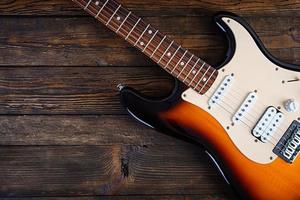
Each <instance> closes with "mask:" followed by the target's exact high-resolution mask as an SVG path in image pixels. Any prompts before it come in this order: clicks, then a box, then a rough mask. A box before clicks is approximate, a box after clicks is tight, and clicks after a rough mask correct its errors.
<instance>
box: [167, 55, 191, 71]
mask: <svg viewBox="0 0 300 200" xmlns="http://www.w3.org/2000/svg"><path fill="white" fill-rule="evenodd" d="M187 52H188V51H187V50H185V52H184V54H183V55H182V56H181V58H180V60H179V61H178V62H177V64H176V65H175V67H174V68H173V69H172V71H171V74H173V72H174V71H175V69H176V68H177V66H178V64H179V63H180V62H181V61H182V59H183V58H184V56H185V54H186V53H187Z"/></svg>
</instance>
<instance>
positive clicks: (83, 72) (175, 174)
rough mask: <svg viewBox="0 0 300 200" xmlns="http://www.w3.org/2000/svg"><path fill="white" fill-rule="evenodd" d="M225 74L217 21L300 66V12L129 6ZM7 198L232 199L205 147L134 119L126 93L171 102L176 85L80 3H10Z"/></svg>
mask: <svg viewBox="0 0 300 200" xmlns="http://www.w3.org/2000/svg"><path fill="white" fill-rule="evenodd" d="M120 2H121V3H123V4H124V5H125V6H127V7H128V8H129V9H131V10H133V11H134V12H136V13H137V14H138V15H139V16H141V17H144V18H145V19H146V21H148V22H150V23H152V24H153V25H154V26H155V27H157V28H158V29H159V30H161V31H162V32H164V33H166V34H167V35H170V36H171V37H173V38H174V39H175V40H176V41H178V42H179V43H181V44H183V45H184V46H185V47H187V48H188V49H191V50H192V52H194V53H195V54H196V55H198V56H200V57H202V58H203V59H205V60H206V61H207V62H208V63H210V64H212V65H214V66H217V65H218V63H220V62H221V61H222V59H223V57H224V55H225V52H226V39H225V38H224V36H222V34H220V32H219V30H218V29H217V28H216V27H215V25H214V24H213V23H212V22H211V21H212V20H211V17H212V16H213V14H214V13H216V12H218V11H231V12H235V13H236V14H239V15H241V16H243V17H245V19H246V20H247V21H248V22H249V23H250V24H251V26H253V28H254V30H255V31H256V32H257V33H258V35H259V37H260V38H261V39H262V41H263V42H264V44H265V45H266V47H267V48H268V49H269V50H270V52H271V53H272V54H274V55H275V56H276V57H278V58H280V59H281V60H285V61H288V62H291V63H296V64H299V63H300V35H299V33H300V29H299V27H300V20H299V17H300V12H299V9H300V2H299V1H297V0H288V1H271V0H268V1H251V0H246V1H242V2H240V1H235V0H233V1H226V2H225V1H222V0H217V1H213V2H212V1H206V0H200V1H198V0H189V1H179V0H160V1H151V3H149V1H145V0H121V1H120ZM0 27H1V28H0V66H1V68H0V183H1V184H0V198H1V199H5V198H8V199H51V200H52V199H82V198H83V199H99V198H100V199H107V200H114V199H149V200H152V199H166V200H173V199H179V200H182V199H188V200H192V199H222V200H223V199H234V198H235V196H234V195H233V194H232V191H231V190H230V189H229V188H228V186H227V185H226V184H225V183H224V182H223V181H222V180H221V178H220V176H219V175H218V173H217V171H216V170H215V169H214V167H213V166H212V164H211V163H210V162H209V161H208V158H207V157H206V155H205V154H204V153H203V152H202V149H201V148H200V147H197V146H194V145H192V144H188V143H186V142H183V141H181V140H178V139H175V138H173V137H170V136H166V135H163V134H161V133H157V132H156V131H153V130H150V129H148V128H146V127H144V126H142V125H139V124H137V123H136V122H135V121H134V120H132V119H131V118H129V116H127V115H126V113H125V111H124V109H123V108H122V107H121V105H120V103H119V97H118V91H117V90H116V85H117V84H118V83H125V84H127V85H129V86H132V87H135V88H137V89H138V90H139V91H141V92H142V93H144V94H146V95H150V96H154V97H159V96H165V95H167V94H168V93H169V92H170V90H171V88H172V79H171V78H170V76H168V75H167V74H166V73H164V72H163V71H162V70H160V69H159V68H158V67H156V66H155V65H156V64H155V63H153V62H151V61H150V60H149V59H147V58H145V57H144V56H143V55H142V54H141V53H139V52H138V51H137V50H135V49H134V48H132V47H130V45H129V44H127V43H126V42H124V41H123V40H122V39H120V38H118V37H116V36H115V35H114V34H112V33H111V32H110V31H109V30H107V29H106V28H105V27H104V26H103V25H100V24H98V23H97V22H96V21H95V20H94V19H92V18H91V17H89V16H87V15H86V14H84V12H82V11H81V10H80V8H77V7H76V6H75V5H74V4H73V3H72V2H71V0H48V1H43V0H14V1H11V0H3V1H1V2H0Z"/></svg>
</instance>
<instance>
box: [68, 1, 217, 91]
mask: <svg viewBox="0 0 300 200" xmlns="http://www.w3.org/2000/svg"><path fill="white" fill-rule="evenodd" d="M72 1H74V2H75V3H77V4H78V5H79V6H80V7H81V8H82V9H84V10H85V11H86V12H88V13H89V14H91V15H93V16H94V17H95V18H96V19H97V20H99V21H100V22H102V23H103V24H104V25H106V26H107V27H108V28H110V29H111V30H113V31H114V32H115V33H116V34H118V35H120V36H122V37H123V38H124V39H125V40H126V41H128V42H129V43H130V44H132V45H133V46H135V47H136V48H138V49H139V50H140V51H141V52H143V53H144V54H146V55H147V56H148V57H149V58H150V59H152V60H153V61H155V62H156V63H157V64H158V65H160V66H161V67H162V68H163V69H165V70H166V71H167V72H168V73H170V74H171V75H173V76H174V77H175V78H177V79H179V80H181V81H182V82H183V83H185V84H186V85H187V86H189V87H191V88H193V89H194V90H196V91H199V89H200V91H199V93H200V94H204V93H205V92H207V90H208V89H209V88H210V87H211V86H212V84H213V83H214V81H215V79H216V77H217V75H218V71H212V69H213V68H212V67H210V66H209V65H208V64H206V63H205V62H203V61H202V60H201V59H200V58H198V57H197V56H195V55H194V54H192V53H189V51H188V50H186V49H184V48H183V47H182V46H181V45H179V44H176V42H175V41H173V40H172V41H171V39H169V37H168V36H166V35H164V34H162V33H160V32H159V31H158V30H157V29H155V28H154V27H152V26H151V25H150V24H148V23H145V22H144V21H143V20H142V19H141V18H139V17H137V16H136V15H134V14H133V13H132V12H131V11H129V10H127V9H126V8H124V7H123V6H122V5H121V4H119V3H118V2H116V1H115V0H81V1H78V0H72ZM194 86H195V87H194Z"/></svg>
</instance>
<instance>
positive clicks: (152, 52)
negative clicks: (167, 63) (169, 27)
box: [150, 35, 167, 58]
mask: <svg viewBox="0 0 300 200" xmlns="http://www.w3.org/2000/svg"><path fill="white" fill-rule="evenodd" d="M166 37H167V36H166V35H165V36H164V38H163V39H162V40H161V41H160V43H159V44H158V45H157V46H156V48H155V50H154V51H153V52H152V54H151V56H150V58H152V57H153V55H154V53H155V52H156V51H157V49H158V48H159V47H160V45H161V44H162V43H163V41H164V40H165V39H166Z"/></svg>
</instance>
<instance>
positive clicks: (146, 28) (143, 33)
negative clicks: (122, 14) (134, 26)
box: [133, 24, 150, 46]
mask: <svg viewBox="0 0 300 200" xmlns="http://www.w3.org/2000/svg"><path fill="white" fill-rule="evenodd" d="M149 26H150V24H148V26H147V27H146V28H145V30H144V31H143V32H142V34H141V35H140V37H139V38H138V40H137V41H136V42H135V44H134V45H133V46H136V45H137V43H138V42H139V41H140V39H141V38H142V37H143V35H144V34H145V32H146V31H147V29H148V28H149Z"/></svg>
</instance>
